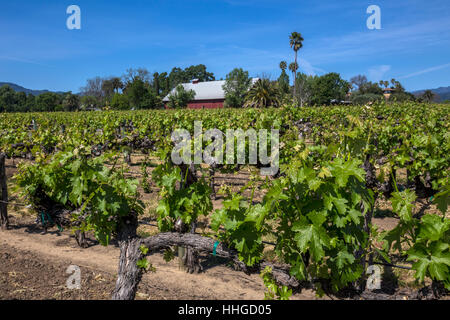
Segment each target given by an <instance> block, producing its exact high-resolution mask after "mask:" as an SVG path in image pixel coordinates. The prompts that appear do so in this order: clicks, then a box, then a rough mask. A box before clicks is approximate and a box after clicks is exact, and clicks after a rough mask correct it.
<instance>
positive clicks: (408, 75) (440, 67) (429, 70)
mask: <svg viewBox="0 0 450 320" xmlns="http://www.w3.org/2000/svg"><path fill="white" fill-rule="evenodd" d="M448 67H450V63H446V64H443V65H440V66H435V67H431V68H427V69H424V70H421V71H417V72H413V73H410V74H407V75H405V76H401V77H399V79H408V78H412V77H416V76H420V75H422V74H425V73H429V72H433V71H437V70H441V69H445V68H448Z"/></svg>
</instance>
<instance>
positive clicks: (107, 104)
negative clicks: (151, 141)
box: [0, 32, 436, 112]
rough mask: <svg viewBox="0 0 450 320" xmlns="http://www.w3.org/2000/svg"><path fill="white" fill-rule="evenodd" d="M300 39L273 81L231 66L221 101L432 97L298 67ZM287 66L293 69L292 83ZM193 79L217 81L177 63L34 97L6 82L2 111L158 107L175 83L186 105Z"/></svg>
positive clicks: (175, 102)
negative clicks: (78, 89) (166, 68)
mask: <svg viewBox="0 0 450 320" xmlns="http://www.w3.org/2000/svg"><path fill="white" fill-rule="evenodd" d="M303 41H304V39H303V37H302V35H301V34H300V33H298V32H293V33H291V35H290V36H289V45H290V47H291V48H292V50H293V51H294V53H295V60H294V61H293V62H292V63H290V64H289V65H288V63H287V62H286V61H281V62H280V64H279V67H280V70H281V74H280V76H279V77H278V79H277V80H272V79H270V78H269V77H267V76H261V77H260V79H259V80H258V81H257V82H256V83H253V82H252V79H251V78H250V76H249V73H248V71H245V70H243V69H242V68H235V69H234V70H232V71H231V72H230V73H229V74H227V76H226V81H225V85H224V86H223V89H224V91H225V106H226V107H232V108H241V107H255V108H264V107H279V106H282V105H286V104H293V105H296V106H305V105H310V106H311V105H329V104H342V103H346V104H350V103H352V104H367V103H370V102H376V101H382V100H388V101H397V102H402V101H408V100H411V101H419V102H431V101H433V99H434V98H435V97H436V96H435V95H434V94H433V92H431V91H430V90H427V91H425V92H424V93H423V94H422V95H421V96H420V97H415V96H414V95H413V94H411V93H409V92H406V90H405V89H404V87H403V86H402V85H401V83H400V82H399V81H397V80H395V79H391V81H384V80H382V81H379V82H370V81H368V80H367V77H366V76H365V75H357V76H355V77H353V78H351V79H350V81H347V80H344V79H342V78H341V76H340V74H339V73H335V72H331V73H327V74H324V75H321V76H318V75H307V74H305V73H303V72H299V62H298V60H299V58H298V53H299V50H300V49H301V48H302V47H303ZM288 71H289V72H290V73H291V74H292V78H293V84H292V85H291V81H290V75H289V73H288ZM193 79H198V80H199V81H200V82H204V81H214V80H216V78H215V76H214V74H213V73H212V72H208V70H207V68H206V66H205V65H203V64H199V65H193V66H190V67H187V68H185V69H182V68H178V67H175V68H173V69H172V70H171V71H170V73H168V72H163V73H158V72H154V73H153V74H152V73H150V72H149V71H148V70H147V69H145V68H137V69H133V68H130V69H128V70H126V72H125V73H124V74H123V75H122V76H120V77H119V76H111V77H106V78H102V77H95V78H92V79H88V80H87V82H86V85H85V86H84V87H82V88H81V92H80V94H73V93H72V92H66V93H60V94H58V93H53V92H47V93H43V94H40V95H38V96H33V95H32V94H28V95H27V94H25V93H23V92H15V91H14V90H13V89H12V88H11V87H9V86H8V85H5V86H3V87H1V88H0V112H49V111H77V110H82V111H86V110H98V109H113V110H130V109H131V110H139V109H156V108H162V107H163V106H164V103H163V98H164V97H166V96H167V95H168V94H169V93H171V92H172V90H173V89H174V88H175V89H176V90H173V92H172V94H171V95H170V96H169V103H168V106H169V107H170V108H185V107H186V106H187V105H188V102H189V101H191V100H193V99H194V98H195V92H194V91H193V90H189V91H186V90H185V88H184V87H183V86H181V84H182V83H188V82H190V81H191V80H193ZM388 94H389V95H388Z"/></svg>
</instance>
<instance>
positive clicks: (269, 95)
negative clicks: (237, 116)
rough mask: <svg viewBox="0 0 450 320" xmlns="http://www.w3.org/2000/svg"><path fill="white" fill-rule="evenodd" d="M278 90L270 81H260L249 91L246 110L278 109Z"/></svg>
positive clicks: (245, 105)
mask: <svg viewBox="0 0 450 320" xmlns="http://www.w3.org/2000/svg"><path fill="white" fill-rule="evenodd" d="M279 105H280V102H279V99H278V90H277V88H276V86H275V85H274V84H272V83H271V82H270V80H269V79H259V80H258V81H257V82H256V83H255V85H254V86H253V87H252V88H251V89H250V90H249V91H248V93H247V96H246V98H245V104H244V108H268V107H278V106H279Z"/></svg>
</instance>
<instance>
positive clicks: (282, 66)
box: [280, 61, 287, 71]
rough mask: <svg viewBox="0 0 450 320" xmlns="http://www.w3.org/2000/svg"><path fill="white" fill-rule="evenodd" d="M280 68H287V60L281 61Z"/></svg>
mask: <svg viewBox="0 0 450 320" xmlns="http://www.w3.org/2000/svg"><path fill="white" fill-rule="evenodd" d="M280 69H281V70H283V71H284V70H286V69H287V62H286V61H281V62H280Z"/></svg>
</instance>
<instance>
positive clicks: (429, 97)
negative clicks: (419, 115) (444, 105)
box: [422, 90, 434, 103]
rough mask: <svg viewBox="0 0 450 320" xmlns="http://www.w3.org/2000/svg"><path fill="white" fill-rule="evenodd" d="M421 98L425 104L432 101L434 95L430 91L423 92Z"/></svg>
mask: <svg viewBox="0 0 450 320" xmlns="http://www.w3.org/2000/svg"><path fill="white" fill-rule="evenodd" d="M422 98H423V99H424V100H425V101H426V102H428V103H430V102H431V101H433V98H434V93H433V91H431V90H425V92H424V93H423V94H422Z"/></svg>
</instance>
